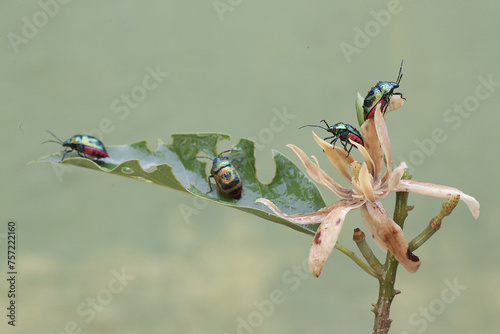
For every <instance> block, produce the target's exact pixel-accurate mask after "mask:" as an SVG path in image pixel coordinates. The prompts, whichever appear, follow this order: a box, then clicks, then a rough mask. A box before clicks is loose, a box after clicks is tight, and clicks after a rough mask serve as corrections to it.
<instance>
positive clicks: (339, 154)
mask: <svg viewBox="0 0 500 334" xmlns="http://www.w3.org/2000/svg"><path fill="white" fill-rule="evenodd" d="M312 134H313V137H314V140H315V141H316V143H318V145H319V147H321V148H322V149H323V150H324V151H325V154H326V157H327V158H328V159H329V160H330V162H331V163H332V164H333V165H334V166H335V168H337V170H338V171H339V172H340V174H342V176H343V177H345V178H346V179H347V180H348V181H349V182H351V174H349V169H348V168H347V165H349V164H350V163H351V162H353V161H354V160H355V159H354V157H353V156H352V155H350V154H349V156H347V155H348V154H347V152H346V151H345V150H343V149H341V148H340V147H337V148H334V147H333V146H332V144H330V143H327V142H326V141H324V140H323V139H321V138H320V137H318V136H317V135H316V133H314V131H313V133H312ZM346 164H347V165H346Z"/></svg>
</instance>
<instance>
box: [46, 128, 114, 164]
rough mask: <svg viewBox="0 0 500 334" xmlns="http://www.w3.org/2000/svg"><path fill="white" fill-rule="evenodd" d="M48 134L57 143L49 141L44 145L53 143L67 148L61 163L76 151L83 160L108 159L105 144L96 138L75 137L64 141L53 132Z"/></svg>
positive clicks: (86, 136)
mask: <svg viewBox="0 0 500 334" xmlns="http://www.w3.org/2000/svg"><path fill="white" fill-rule="evenodd" d="M47 132H48V133H50V134H51V135H52V136H53V137H54V138H55V139H57V141H56V140H47V141H44V142H43V143H42V144H44V143H47V142H52V143H58V144H61V145H62V146H63V147H66V149H65V150H64V153H63V156H62V158H61V161H63V160H64V157H65V156H66V154H67V153H69V152H72V151H76V152H77V153H78V155H79V156H81V157H83V158H88V157H94V158H98V159H101V158H107V157H108V152H107V151H106V148H105V147H104V144H103V143H102V142H101V141H100V140H99V139H97V138H96V137H92V136H88V135H74V136H73V137H71V138H70V139H68V140H65V141H62V140H61V139H59V138H58V137H57V136H56V135H55V134H53V133H52V132H50V131H47Z"/></svg>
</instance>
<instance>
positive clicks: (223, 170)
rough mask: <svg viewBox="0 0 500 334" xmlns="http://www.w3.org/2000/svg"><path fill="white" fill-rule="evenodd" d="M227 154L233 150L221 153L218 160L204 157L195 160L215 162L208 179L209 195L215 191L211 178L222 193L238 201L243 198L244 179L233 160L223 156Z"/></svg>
mask: <svg viewBox="0 0 500 334" xmlns="http://www.w3.org/2000/svg"><path fill="white" fill-rule="evenodd" d="M227 152H232V150H228V151H224V152H221V153H220V154H219V156H217V157H216V158H210V157H204V156H198V157H195V158H205V159H210V160H212V162H213V164H212V168H211V169H210V176H209V177H208V185H209V186H210V191H209V192H207V194H208V193H210V192H212V191H213V189H212V184H211V183H210V178H213V179H214V180H215V184H216V185H217V188H219V190H220V192H221V193H223V194H224V195H226V196H228V197H232V198H236V199H238V198H240V197H241V191H242V190H243V179H242V178H241V175H240V173H239V172H238V171H237V170H236V168H235V167H234V165H233V160H230V159H229V158H228V157H223V156H222V155H223V154H224V153H227Z"/></svg>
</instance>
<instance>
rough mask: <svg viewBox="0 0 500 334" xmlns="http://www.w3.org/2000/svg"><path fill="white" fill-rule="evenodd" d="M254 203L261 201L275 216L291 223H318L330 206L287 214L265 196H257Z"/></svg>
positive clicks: (326, 213)
mask: <svg viewBox="0 0 500 334" xmlns="http://www.w3.org/2000/svg"><path fill="white" fill-rule="evenodd" d="M255 203H262V204H264V205H266V206H267V207H268V208H269V209H271V211H273V212H274V213H275V214H276V216H278V217H281V218H284V219H286V220H289V221H291V222H292V223H295V224H302V225H305V224H315V223H319V222H321V221H323V220H324V219H325V217H326V216H327V215H328V213H329V212H330V207H328V206H327V207H324V208H322V209H320V210H318V211H316V212H310V213H303V214H297V215H287V214H285V213H283V212H282V211H281V210H280V209H278V207H277V206H276V205H275V204H274V203H273V202H271V201H270V200H268V199H267V198H258V199H257V200H255Z"/></svg>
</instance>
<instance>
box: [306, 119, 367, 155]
mask: <svg viewBox="0 0 500 334" xmlns="http://www.w3.org/2000/svg"><path fill="white" fill-rule="evenodd" d="M321 122H324V123H325V125H326V128H324V127H322V126H320V125H304V126H301V127H300V128H299V129H302V128H304V127H306V126H311V127H316V128H321V129H323V130H326V131H328V132H330V133H331V134H332V135H333V136H330V137H326V138H325V139H324V140H328V139H332V138H333V139H332V141H331V142H330V144H332V145H333V146H335V143H336V142H337V140H339V139H340V142H341V143H342V146H343V147H344V150H346V151H347V156H349V153H351V150H352V148H353V146H354V145H352V144H351V143H350V142H349V139H351V140H352V141H355V142H356V143H358V144H360V145H362V146H364V145H365V142H364V141H363V137H362V136H361V133H360V132H359V131H358V129H356V128H355V127H354V126H352V125H350V124H347V123H343V122H339V123H337V124H334V125H332V126H330V125H328V123H327V122H326V121H325V120H324V119H322V120H321ZM347 145H351V146H350V147H349V150H348V149H347Z"/></svg>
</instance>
